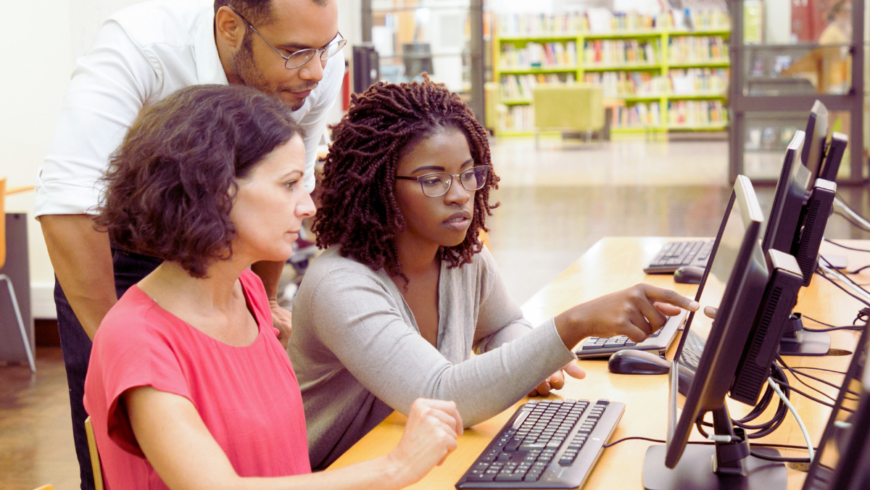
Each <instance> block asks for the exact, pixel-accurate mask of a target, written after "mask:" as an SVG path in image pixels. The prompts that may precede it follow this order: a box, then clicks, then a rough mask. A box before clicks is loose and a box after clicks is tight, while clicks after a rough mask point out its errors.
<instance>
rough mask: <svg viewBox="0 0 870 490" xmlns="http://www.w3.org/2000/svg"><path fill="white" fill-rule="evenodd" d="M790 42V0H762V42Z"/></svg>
mask: <svg viewBox="0 0 870 490" xmlns="http://www.w3.org/2000/svg"><path fill="white" fill-rule="evenodd" d="M790 42H791V0H764V43H765V44H789V43H790Z"/></svg>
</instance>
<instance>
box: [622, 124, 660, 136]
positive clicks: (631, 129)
mask: <svg viewBox="0 0 870 490" xmlns="http://www.w3.org/2000/svg"><path fill="white" fill-rule="evenodd" d="M664 131H667V130H666V129H665V128H663V127H661V126H640V127H637V126H632V127H628V128H621V127H611V128H610V132H611V133H612V134H632V133H662V132H664Z"/></svg>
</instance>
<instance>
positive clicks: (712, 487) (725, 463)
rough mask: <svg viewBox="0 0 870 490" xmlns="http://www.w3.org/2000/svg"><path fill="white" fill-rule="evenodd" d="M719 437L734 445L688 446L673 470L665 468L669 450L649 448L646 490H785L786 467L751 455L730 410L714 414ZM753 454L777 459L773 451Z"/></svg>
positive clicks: (644, 461) (755, 450) (761, 451)
mask: <svg viewBox="0 0 870 490" xmlns="http://www.w3.org/2000/svg"><path fill="white" fill-rule="evenodd" d="M713 426H714V427H715V433H716V435H723V436H730V437H731V438H732V442H716V444H715V445H701V444H688V445H687V446H686V448H685V450H684V451H683V455H682V457H680V461H679V462H678V463H677V465H676V466H675V467H674V468H673V469H669V468H668V467H666V466H665V455H666V453H667V448H666V446H662V445H656V446H650V447H649V449H647V451H646V456H645V457H644V460H643V487H644V488H645V489H646V490H685V489H692V490H726V489H727V490H738V489H739V490H784V489H785V488H786V486H787V483H788V482H787V475H786V470H785V465H784V464H782V463H777V462H774V461H767V460H763V459H759V458H756V457H755V456H752V455H750V454H749V444H748V443H747V442H746V437H745V434H744V432H743V430H742V429H737V428H734V427H733V424H732V422H731V417H729V416H728V410H727V408H725V406H724V405H723V407H722V408H720V409H718V410H714V411H713ZM753 451H754V452H756V453H759V454H764V455H766V456H772V457H778V456H779V451H777V450H775V449H771V448H754V449H753Z"/></svg>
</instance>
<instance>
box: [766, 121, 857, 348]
mask: <svg viewBox="0 0 870 490" xmlns="http://www.w3.org/2000/svg"><path fill="white" fill-rule="evenodd" d="M810 119H811V120H812V119H813V117H812V116H811V118H810ZM810 126H812V124H811V125H810ZM807 144H808V143H807V141H806V139H805V136H804V134H803V133H802V132H801V131H797V132H796V133H795V135H794V137H793V138H792V141H791V143H789V145H788V148H787V150H786V154H785V158H784V160H783V166H782V170H781V172H780V177H779V181H778V182H777V186H776V192H775V194H774V198H773V203H772V205H771V209H770V215H769V217H768V220H767V228H766V230H765V233H764V238H763V240H762V249H763V250H779V251H781V252H785V253H788V254H791V255H792V256H794V258H795V260H797V263H798V266H799V267H800V271H801V275H802V276H803V282H802V284H803V286H809V285H810V282H811V281H812V278H813V274H814V273H815V271H816V268H817V266H818V262H819V249H820V248H821V246H822V240H823V239H824V233H825V228H826V227H827V222H828V217H829V216H830V215H831V213H832V210H833V206H834V199H835V197H836V191H837V185H836V183H834V182H833V181H830V180H827V179H824V178H822V177H821V176H820V177H819V178H817V179H815V181H813V178H812V175H811V173H810V172H809V170H808V169H806V168H805V167H804V166H803V165H802V164H801V161H800V159H799V158H798V157H797V155H798V154H800V153H802V149H805V148H806V147H807ZM847 144H848V138H847V137H846V136H845V135H841V134H839V133H834V137H833V138H832V142H831V149H830V151H829V152H828V153H827V155H826V156H825V164H824V167H823V169H822V174H821V175H824V176H829V174H832V175H834V176H836V173H837V171H838V170H839V167H840V162H841V160H842V157H843V153H844V152H845V148H846V145H847ZM830 344H831V339H830V335H828V334H827V333H824V332H816V333H811V332H806V331H805V330H803V328H802V326H801V322H800V318H799V317H793V318H792V319H791V322H790V329H789V331H788V332H787V333H786V334H785V335H784V336H783V338H782V342H781V344H780V353H781V354H783V355H790V356H807V355H815V356H821V355H825V354H827V353H828V350H829V349H830Z"/></svg>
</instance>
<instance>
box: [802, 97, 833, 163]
mask: <svg viewBox="0 0 870 490" xmlns="http://www.w3.org/2000/svg"><path fill="white" fill-rule="evenodd" d="M827 137H828V109H827V108H826V107H825V105H824V104H822V103H821V102H819V101H818V100H817V101H816V102H815V103H814V104H813V108H812V109H810V117H809V120H807V130H806V144H805V145H804V148H803V152H801V161H802V162H804V165H805V166H806V167H807V169H809V171H810V175H811V176H812V179H813V180H815V178H816V177H818V175H819V171H820V170H821V166H822V158H823V157H824V155H825V140H826V139H827Z"/></svg>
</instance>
